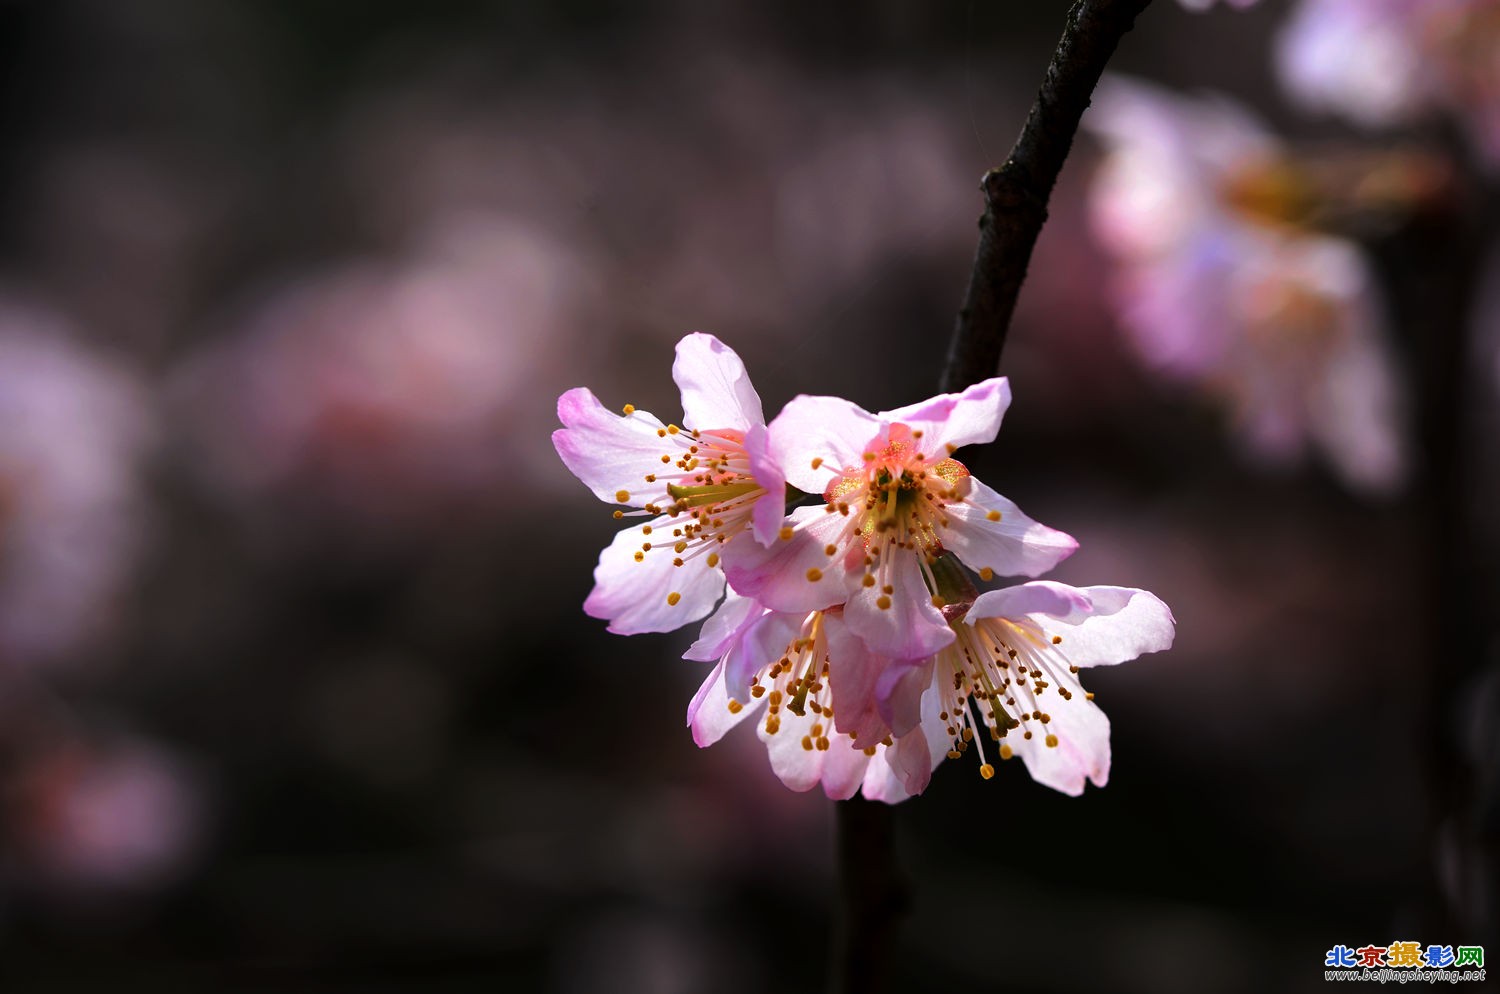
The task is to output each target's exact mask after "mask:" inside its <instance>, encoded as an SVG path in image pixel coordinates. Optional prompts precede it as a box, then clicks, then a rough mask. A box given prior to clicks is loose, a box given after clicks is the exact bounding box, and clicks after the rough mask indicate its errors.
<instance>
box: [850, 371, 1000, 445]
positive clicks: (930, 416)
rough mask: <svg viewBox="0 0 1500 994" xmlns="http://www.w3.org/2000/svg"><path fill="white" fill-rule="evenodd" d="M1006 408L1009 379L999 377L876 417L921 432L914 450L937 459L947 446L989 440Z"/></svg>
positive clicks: (993, 434) (998, 427)
mask: <svg viewBox="0 0 1500 994" xmlns="http://www.w3.org/2000/svg"><path fill="white" fill-rule="evenodd" d="M1008 407H1010V381H1009V380H1007V379H1006V378H1005V377H1003V376H997V377H995V378H994V379H989V380H985V381H984V382H982V383H976V384H974V385H973V386H971V387H969V388H968V389H967V390H965V391H963V392H962V393H945V394H939V395H938V396H936V397H932V398H930V399H928V400H924V401H922V402H921V403H920V404H910V405H908V406H906V407H898V408H897V409H896V410H894V411H882V412H881V413H880V414H878V415H876V417H878V418H880V420H881V421H883V422H885V423H886V424H904V425H906V426H907V427H908V428H910V429H911V430H912V431H913V433H916V432H921V435H920V436H919V437H920V439H921V441H920V442H919V443H918V446H917V447H918V449H919V450H920V451H921V452H923V453H925V454H926V455H929V456H933V455H937V456H939V458H941V457H943V456H946V455H947V454H948V451H947V448H946V447H947V446H950V445H951V446H953V448H955V449H958V448H962V447H963V446H965V445H980V444H983V443H985V442H993V441H994V440H995V435H996V434H998V433H999V431H1000V421H1001V419H1002V418H1004V417H1005V411H1006V408H1008Z"/></svg>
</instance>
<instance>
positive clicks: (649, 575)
mask: <svg viewBox="0 0 1500 994" xmlns="http://www.w3.org/2000/svg"><path fill="white" fill-rule="evenodd" d="M672 520H673V519H672V518H670V517H668V516H666V515H663V516H661V517H659V518H656V519H654V521H652V523H651V524H650V525H649V526H647V525H641V526H639V527H636V528H627V529H626V530H624V531H622V532H620V533H619V534H618V535H616V536H615V540H614V541H613V542H611V543H610V544H609V548H607V549H605V550H604V551H603V552H601V553H600V554H599V565H598V566H596V567H595V568H594V589H593V590H592V591H591V592H590V593H589V596H588V599H587V600H585V601H584V602H583V610H584V612H585V613H586V614H588V615H589V617H591V618H603V619H605V620H606V621H608V622H609V630H610V631H612V632H614V633H615V634H616V635H636V634H639V633H641V632H670V631H674V630H675V629H678V628H681V627H682V626H683V625H686V624H688V623H689V622H693V621H697V620H698V619H700V618H703V617H705V616H707V615H708V613H709V612H710V611H712V610H713V608H714V605H715V604H716V603H718V600H719V597H720V596H721V595H722V594H723V593H724V574H723V573H721V572H719V570H718V569H717V568H716V567H710V566H709V565H708V560H707V557H705V556H697V557H695V558H692V559H688V560H686V561H685V562H684V563H683V564H682V565H681V566H673V565H672V559H673V556H672V550H671V549H670V548H663V549H656V548H653V549H652V550H651V551H650V552H647V553H646V554H645V556H644V558H643V559H642V561H641V562H636V561H635V553H636V552H637V551H639V550H640V549H641V545H642V544H643V543H645V542H649V541H650V540H651V537H653V536H656V535H661V536H670V535H671V534H672ZM646 527H650V528H651V529H652V536H647V535H646V534H645V532H644V529H645V528H646ZM664 541H670V539H664ZM748 544H752V545H753V544H754V543H748ZM673 593H676V594H678V595H679V597H678V598H677V599H676V600H677V603H675V604H672V603H669V602H668V597H669V595H670V594H673Z"/></svg>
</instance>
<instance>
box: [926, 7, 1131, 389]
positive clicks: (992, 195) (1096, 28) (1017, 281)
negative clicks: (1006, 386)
mask: <svg viewBox="0 0 1500 994" xmlns="http://www.w3.org/2000/svg"><path fill="white" fill-rule="evenodd" d="M1150 2H1151V0H1078V2H1077V3H1075V4H1073V6H1072V8H1071V9H1070V10H1069V11H1068V23H1067V26H1066V27H1065V28H1064V29H1063V35H1062V38H1061V40H1059V41H1058V43H1057V51H1056V52H1054V53H1053V55H1052V62H1051V64H1050V65H1048V66H1047V75H1046V77H1045V78H1044V79H1043V80H1042V86H1041V89H1040V90H1039V91H1038V93H1037V97H1036V103H1035V104H1033V105H1032V107H1031V113H1030V114H1028V115H1027V117H1026V124H1025V126H1024V127H1023V128H1022V129H1021V137H1020V138H1018V139H1016V145H1015V147H1014V148H1013V149H1011V153H1010V158H1008V159H1006V160H1005V164H1004V165H1002V166H1001V167H1000V168H998V169H991V170H990V171H989V172H988V173H986V174H985V177H984V181H983V182H982V183H981V184H980V188H981V189H982V190H983V191H984V215H983V216H982V217H981V218H980V219H979V248H978V250H977V251H976V252H975V254H974V272H973V275H972V276H970V278H969V290H968V293H966V294H965V295H964V303H963V308H962V309H961V310H960V311H959V312H958V320H957V321H956V322H955V324H954V328H953V343H952V345H951V346H950V347H949V350H948V363H947V367H946V368H945V369H944V371H943V389H944V390H962V389H963V388H964V387H966V386H969V385H971V384H974V383H978V382H979V381H980V380H983V379H986V378H987V377H990V376H994V375H995V371H996V370H997V369H998V368H999V366H1000V351H1001V349H1003V348H1004V347H1005V333H1006V331H1007V330H1008V329H1009V327H1010V318H1011V314H1012V313H1014V311H1015V309H1016V297H1017V295H1019V294H1020V292H1021V283H1022V281H1024V280H1025V279H1026V267H1027V266H1028V265H1029V264H1030V262H1031V250H1032V248H1033V247H1034V246H1035V245H1036V238H1037V234H1038V233H1039V232H1040V231H1041V230H1042V224H1043V223H1044V222H1045V221H1046V220H1047V201H1048V199H1049V198H1050V197H1051V196H1052V187H1053V186H1054V185H1056V183H1057V174H1058V173H1060V172H1061V171H1062V167H1063V162H1064V161H1066V160H1067V157H1068V150H1069V149H1071V148H1072V147H1073V135H1074V134H1076V133H1077V131H1078V122H1079V119H1081V118H1082V117H1083V112H1084V110H1085V109H1087V108H1088V105H1089V98H1090V97H1091V96H1092V95H1093V92H1094V87H1095V86H1096V85H1097V84H1098V82H1099V76H1100V75H1101V74H1102V73H1103V72H1104V66H1105V64H1106V63H1108V62H1109V57H1110V56H1111V55H1113V54H1114V51H1115V47H1116V46H1117V45H1119V43H1120V38H1121V37H1123V36H1124V34H1125V32H1127V31H1129V30H1130V29H1131V28H1132V27H1133V26H1134V25H1135V19H1136V16H1137V15H1138V14H1140V12H1141V11H1143V10H1145V9H1146V6H1147V5H1148V4H1149V3H1150Z"/></svg>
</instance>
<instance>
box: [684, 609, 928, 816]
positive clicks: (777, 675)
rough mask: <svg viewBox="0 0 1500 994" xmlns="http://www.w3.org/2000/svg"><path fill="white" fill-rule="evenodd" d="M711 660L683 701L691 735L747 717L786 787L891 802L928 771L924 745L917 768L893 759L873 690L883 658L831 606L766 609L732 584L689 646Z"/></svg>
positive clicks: (715, 733)
mask: <svg viewBox="0 0 1500 994" xmlns="http://www.w3.org/2000/svg"><path fill="white" fill-rule="evenodd" d="M685 658H688V659H694V660H700V661H704V662H716V665H715V666H714V668H713V670H712V671H711V672H710V673H709V674H708V677H707V679H706V680H704V682H703V685H702V687H701V688H699V690H698V693H697V694H696V695H694V697H693V700H692V702H691V703H690V704H689V705H688V710H687V724H688V727H689V728H691V729H692V733H693V741H695V742H696V743H697V744H698V745H699V746H702V747H707V746H710V745H713V744H714V743H715V742H717V741H719V739H720V738H722V737H723V736H724V734H725V733H726V732H728V731H729V730H730V729H731V728H733V727H734V726H736V725H738V724H740V723H741V722H743V721H745V720H746V719H749V718H755V719H757V720H756V732H757V734H758V735H759V736H760V739H761V741H762V742H764V743H765V746H766V752H767V754H768V756H769V757H770V761H771V768H772V769H773V770H774V771H775V773H776V775H777V776H778V777H780V778H781V781H782V782H783V783H785V784H786V785H787V786H788V787H790V788H792V789H793V790H798V791H804V790H810V789H812V788H813V787H814V786H816V785H818V784H822V787H823V791H824V793H826V794H827V795H828V796H829V797H831V798H834V799H836V800H844V799H846V798H849V797H852V796H853V795H854V794H855V793H857V792H860V791H863V793H864V796H865V797H867V798H869V799H871V800H882V801H887V802H891V803H895V802H897V801H901V800H904V799H906V798H907V797H909V796H911V795H913V794H917V793H920V792H921V790H922V788H924V787H925V786H926V784H927V780H928V779H929V778H930V776H931V765H930V764H928V763H927V753H926V752H925V749H924V750H922V751H918V750H908V751H907V753H905V754H904V755H905V756H906V757H907V758H909V759H916V758H918V757H919V762H918V768H914V769H912V770H909V771H908V770H900V769H895V768H893V767H892V766H891V765H890V763H889V762H888V761H887V757H889V756H891V755H893V753H892V752H891V746H892V745H893V744H894V743H893V742H892V739H891V737H890V732H889V729H888V727H887V726H886V724H885V721H884V719H883V718H882V717H881V715H880V712H879V710H878V707H877V704H876V698H875V688H876V683H877V681H878V680H879V678H880V674H881V673H882V672H883V671H884V670H885V669H886V668H888V667H889V666H891V665H892V660H889V659H885V658H882V657H880V656H877V655H875V654H874V653H871V652H870V651H869V650H868V649H867V648H866V647H865V645H864V643H863V642H861V641H860V639H858V638H857V637H855V636H854V635H853V633H852V632H851V631H850V629H849V626H848V624H847V623H846V622H845V619H844V617H843V612H842V611H841V610H839V609H837V608H834V609H831V610H826V611H811V612H806V613H787V612H778V611H771V610H769V609H767V608H765V607H764V606H762V605H760V604H758V603H756V602H755V601H753V600H751V599H749V598H745V597H740V596H739V595H737V594H735V593H733V592H731V593H730V594H729V596H728V597H727V598H725V601H724V604H723V606H722V607H720V608H719V610H718V611H717V612H716V613H715V614H714V615H713V616H712V617H711V618H709V619H708V620H707V621H706V622H704V625H703V630H702V633H701V635H700V637H699V639H698V641H696V642H695V643H693V646H692V647H691V648H690V649H689V650H688V652H687V654H686V657H685Z"/></svg>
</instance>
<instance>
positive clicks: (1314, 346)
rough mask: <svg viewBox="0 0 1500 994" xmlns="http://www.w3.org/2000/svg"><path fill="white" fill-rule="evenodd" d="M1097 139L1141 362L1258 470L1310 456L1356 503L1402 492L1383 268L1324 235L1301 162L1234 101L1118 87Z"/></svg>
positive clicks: (1099, 199) (1108, 96)
mask: <svg viewBox="0 0 1500 994" xmlns="http://www.w3.org/2000/svg"><path fill="white" fill-rule="evenodd" d="M1085 125H1086V126H1087V127H1088V128H1089V129H1090V130H1091V131H1092V132H1093V133H1094V134H1095V135H1096V136H1097V137H1098V138H1099V140H1100V142H1101V143H1102V144H1103V146H1104V149H1105V156H1104V160H1103V162H1102V163H1101V166H1100V170H1099V173H1098V175H1097V177H1096V179H1095V181H1094V189H1093V197H1092V204H1091V208H1092V210H1091V213H1092V220H1093V224H1094V228H1095V229H1096V231H1097V233H1098V235H1099V238H1100V241H1101V242H1102V243H1103V244H1104V246H1105V248H1106V249H1107V250H1108V251H1109V253H1110V255H1112V256H1113V257H1114V260H1115V262H1116V267H1117V272H1116V278H1115V281H1114V287H1113V289H1114V291H1115V294H1114V295H1115V303H1116V310H1117V312H1118V314H1119V318H1120V322H1121V324H1123V325H1124V326H1125V329H1126V330H1127V332H1128V333H1129V335H1130V338H1131V341H1132V344H1133V345H1134V346H1135V348H1136V350H1137V351H1138V352H1139V353H1140V354H1141V355H1142V357H1143V358H1144V359H1145V360H1146V361H1147V362H1148V363H1149V364H1150V365H1152V366H1153V367H1155V368H1156V369H1157V370H1159V371H1160V372H1162V373H1163V374H1165V375H1167V376H1169V377H1171V378H1174V379H1177V380H1181V381H1184V382H1187V383H1192V384H1195V385H1197V386H1199V387H1200V388H1201V390H1202V391H1203V392H1205V393H1207V394H1209V395H1210V396H1212V397H1214V399H1216V400H1218V401H1219V402H1220V403H1221V404H1222V405H1223V406H1224V407H1225V408H1227V409H1228V411H1229V412H1230V415H1231V417H1232V418H1233V420H1234V425H1235V428H1236V431H1237V433H1238V435H1239V436H1240V437H1241V439H1242V440H1243V441H1244V443H1245V445H1246V447H1247V448H1248V449H1249V450H1250V451H1251V452H1252V453H1253V454H1254V455H1256V456H1258V457H1260V458H1261V459H1263V460H1265V461H1268V462H1272V463H1277V462H1281V463H1286V462H1293V461H1295V460H1296V459H1297V458H1298V457H1300V456H1301V454H1302V453H1303V452H1304V451H1305V450H1307V449H1316V450H1318V451H1319V452H1320V453H1321V454H1322V455H1323V456H1324V458H1326V459H1327V460H1328V461H1329V462H1330V463H1331V464H1332V466H1333V467H1334V468H1335V469H1336V470H1337V471H1338V472H1339V474H1340V476H1341V477H1342V478H1343V479H1344V481H1345V482H1346V483H1347V484H1348V485H1349V486H1350V487H1351V488H1353V489H1354V490H1356V491H1360V492H1364V493H1374V494H1379V493H1389V492H1391V491H1394V490H1396V489H1399V487H1400V486H1401V485H1402V483H1403V481H1404V479H1405V477H1406V473H1407V462H1408V458H1407V440H1406V437H1405V430H1404V424H1405V419H1404V411H1403V395H1402V390H1401V384H1400V381H1399V379H1398V377H1397V374H1396V368H1395V364H1394V362H1393V359H1392V355H1391V346H1390V343H1389V341H1388V339H1389V332H1388V328H1387V321H1386V315H1385V309H1384V306H1383V303H1382V301H1381V299H1380V294H1379V291H1378V287H1377V283H1376V279H1375V274H1374V268H1373V266H1372V265H1371V263H1370V261H1369V259H1368V257H1367V256H1366V254H1365V253H1364V251H1363V250H1362V249H1361V248H1360V247H1359V245H1358V244H1356V243H1355V242H1353V241H1351V240H1349V239H1347V238H1341V237H1338V236H1336V235H1332V234H1328V233H1325V232H1323V231H1321V230H1319V228H1318V226H1317V225H1316V224H1315V223H1314V222H1315V221H1316V220H1317V216H1318V212H1319V210H1320V209H1321V208H1322V206H1323V205H1322V203H1321V201H1320V196H1319V191H1318V189H1317V187H1316V184H1315V183H1313V182H1311V181H1310V180H1309V179H1308V177H1307V173H1308V169H1307V168H1305V167H1304V164H1303V163H1301V162H1300V161H1299V160H1298V159H1297V158H1296V157H1295V156H1294V155H1293V154H1292V152H1291V150H1289V149H1288V148H1286V147H1285V146H1284V145H1283V144H1282V143H1281V142H1280V141H1278V140H1277V139H1276V137H1275V136H1274V135H1273V134H1271V133H1270V132H1269V131H1268V130H1267V129H1266V128H1264V127H1263V126H1262V125H1261V124H1260V123H1259V122H1258V121H1256V120H1255V119H1254V118H1253V117H1252V116H1251V115H1250V114H1249V113H1248V112H1247V111H1245V110H1244V109H1242V108H1240V107H1238V106H1236V105H1235V104H1233V103H1231V102H1230V101H1228V100H1225V99H1222V98H1209V97H1205V98H1201V99H1195V98H1189V97H1182V96H1178V95H1175V94H1172V93H1169V92H1167V91H1165V90H1162V89H1159V88H1157V87H1153V86H1150V85H1148V84H1145V83H1141V82H1138V81H1135V80H1130V79H1124V78H1119V77H1110V78H1106V79H1105V80H1104V82H1103V83H1102V84H1101V85H1100V87H1099V89H1098V91H1097V92H1096V94H1095V98H1094V105H1093V107H1092V109H1091V111H1090V113H1089V116H1088V117H1087V118H1086V119H1085Z"/></svg>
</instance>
